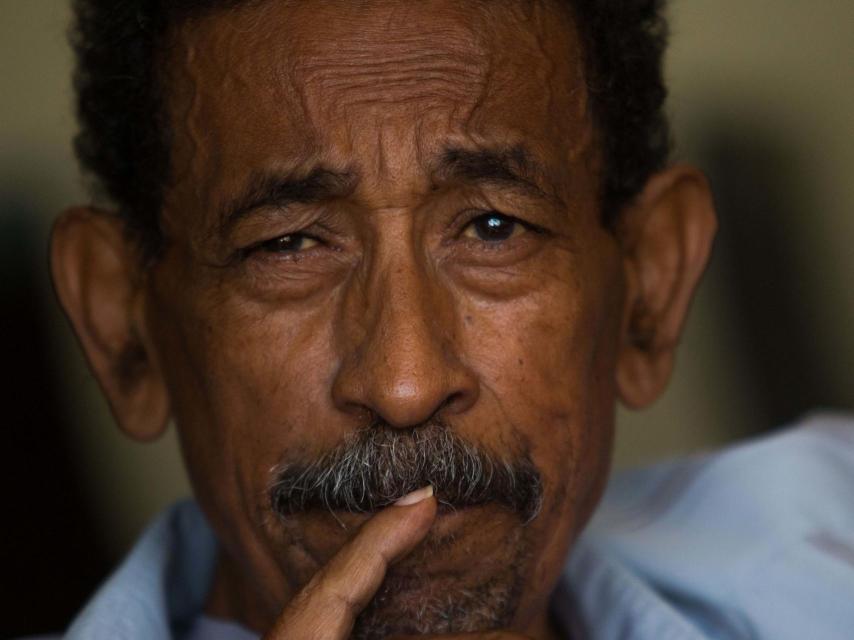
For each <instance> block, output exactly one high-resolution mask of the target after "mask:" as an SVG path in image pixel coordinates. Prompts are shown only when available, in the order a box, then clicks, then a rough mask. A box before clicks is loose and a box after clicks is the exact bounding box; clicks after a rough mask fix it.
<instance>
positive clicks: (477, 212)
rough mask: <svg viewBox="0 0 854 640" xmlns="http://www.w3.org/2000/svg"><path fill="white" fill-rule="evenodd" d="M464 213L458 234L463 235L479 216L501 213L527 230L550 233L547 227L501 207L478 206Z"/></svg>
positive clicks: (544, 233) (500, 214) (543, 233)
mask: <svg viewBox="0 0 854 640" xmlns="http://www.w3.org/2000/svg"><path fill="white" fill-rule="evenodd" d="M463 214H464V215H463V216H461V217H462V218H463V221H462V223H460V224H459V227H458V229H459V230H458V231H457V234H458V235H462V233H463V232H464V231H465V230H466V229H467V228H468V227H469V226H470V225H471V224H472V223H473V222H474V221H475V220H477V219H478V218H482V217H484V216H489V215H499V216H501V217H503V218H507V220H508V221H510V222H514V223H516V224H518V225H521V226H522V227H523V228H524V229H525V230H526V231H532V232H534V233H538V234H542V235H548V234H549V233H550V232H549V230H548V229H546V228H545V227H542V226H540V225H538V224H536V223H534V222H531V221H530V220H526V219H525V218H522V217H520V216H516V215H513V214H512V213H506V212H505V211H502V210H501V209H496V208H490V209H476V208H472V209H468V210H467V211H464V212H463Z"/></svg>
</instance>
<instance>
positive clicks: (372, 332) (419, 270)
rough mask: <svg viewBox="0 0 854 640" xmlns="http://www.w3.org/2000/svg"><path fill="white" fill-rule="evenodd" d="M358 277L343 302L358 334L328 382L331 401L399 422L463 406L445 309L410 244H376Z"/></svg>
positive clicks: (464, 376) (467, 387)
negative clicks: (335, 376)
mask: <svg viewBox="0 0 854 640" xmlns="http://www.w3.org/2000/svg"><path fill="white" fill-rule="evenodd" d="M360 280H361V283H360V286H356V287H353V288H352V291H351V294H350V295H353V296H356V297H358V298H360V299H359V300H352V304H350V305H348V307H349V308H350V309H351V310H352V311H351V313H354V315H358V316H359V317H358V318H353V319H351V321H355V322H357V323H358V325H359V327H360V331H358V332H357V334H358V338H357V340H356V343H355V344H350V345H348V347H347V350H348V351H349V353H348V354H346V355H345V358H344V360H343V363H342V367H341V370H340V371H339V374H338V379H337V380H336V381H335V385H334V388H333V395H334V396H335V401H336V404H337V405H339V406H344V405H346V406H350V407H352V406H354V405H355V406H359V407H360V408H363V409H364V408H366V409H369V410H370V411H371V412H372V413H374V414H376V415H378V416H379V417H381V418H382V419H383V420H385V421H386V422H387V423H389V424H391V425H393V426H399V427H409V426H413V425H416V424H419V423H421V422H423V421H424V420H427V419H429V418H430V416H432V415H433V414H434V413H436V412H437V411H438V410H439V409H441V408H443V407H445V406H447V405H451V404H453V405H455V406H456V408H458V409H459V408H462V407H463V406H464V405H466V404H467V403H468V401H470V400H471V399H472V398H473V395H474V392H475V386H474V384H473V380H472V379H471V376H470V375H469V374H468V373H467V372H466V371H465V370H464V369H463V368H462V366H461V364H460V362H459V360H458V359H457V358H456V357H455V354H453V353H451V352H450V351H451V349H449V345H450V344H451V343H452V342H453V332H454V327H453V322H454V320H453V313H452V312H451V311H450V309H449V301H448V300H447V298H446V295H445V293H444V292H443V291H442V289H441V285H440V283H439V282H438V280H437V278H436V277H434V276H433V274H432V273H431V266H430V265H429V263H427V261H426V260H421V259H420V256H419V254H418V252H417V251H416V250H414V249H413V243H410V242H406V241H403V239H402V238H401V237H398V238H397V241H396V242H393V243H389V244H388V245H386V246H384V247H381V248H379V247H378V248H377V250H376V251H374V252H373V256H372V258H371V260H370V264H369V265H367V266H366V269H365V272H364V273H363V277H362V278H361V279H360ZM345 321H346V319H345ZM354 337H355V336H354Z"/></svg>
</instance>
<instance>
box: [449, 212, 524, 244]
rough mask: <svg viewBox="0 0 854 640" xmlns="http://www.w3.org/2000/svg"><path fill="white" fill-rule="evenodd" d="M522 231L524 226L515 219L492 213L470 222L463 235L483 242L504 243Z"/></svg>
mask: <svg viewBox="0 0 854 640" xmlns="http://www.w3.org/2000/svg"><path fill="white" fill-rule="evenodd" d="M522 231H524V228H523V226H522V224H521V223H520V222H519V221H518V220H516V219H515V218H512V217H510V216H506V215H504V214H503V213H498V212H497V211H490V212H489V213H485V214H483V215H480V216H478V217H477V218H475V219H474V220H472V221H471V222H469V223H468V225H467V226H466V228H465V229H464V230H463V235H464V236H466V237H467V238H473V239H476V240H480V241H482V242H503V241H504V240H509V239H510V238H512V237H513V236H515V235H518V234H519V233H520V232H522Z"/></svg>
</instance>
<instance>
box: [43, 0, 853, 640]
mask: <svg viewBox="0 0 854 640" xmlns="http://www.w3.org/2000/svg"><path fill="white" fill-rule="evenodd" d="M76 10H77V13H78V19H79V24H78V30H77V32H76V48H77V52H78V55H79V58H80V63H79V70H78V75H77V89H78V92H79V96H80V99H79V104H80V116H81V122H82V133H81V136H80V138H79V139H78V151H79V154H80V157H81V160H82V162H83V164H84V166H85V167H87V168H88V169H89V170H90V171H91V172H92V173H93V174H94V175H95V177H96V178H97V179H98V181H99V182H100V185H101V187H102V189H103V191H104V192H105V193H106V194H107V196H109V201H110V203H111V204H110V206H109V207H108V208H106V209H97V208H94V207H86V208H78V209H73V210H70V211H68V212H66V213H65V214H64V215H63V216H62V218H60V220H59V221H58V222H57V224H56V227H55V230H54V234H53V240H52V266H53V273H54V280H55V285H56V289H57V293H58V295H59V297H60V300H61V302H62V304H63V307H64V309H65V310H66V313H67V315H68V317H69V319H70V321H71V323H72V325H73V327H74V329H75V332H76V334H77V336H78V338H79V340H80V343H81V345H82V347H83V349H84V350H85V352H86V355H87V357H88V360H89V362H90V365H91V367H92V369H93V371H94V372H95V375H96V376H97V378H98V380H99V383H100V384H101V387H102V389H103V391H104V393H105V395H106V396H107V398H108V400H109V402H110V406H111V408H112V410H113V413H114V415H115V417H116V419H117V422H118V423H119V425H120V426H121V428H122V429H123V430H124V431H126V432H127V433H128V435H130V436H131V437H134V438H136V439H139V440H149V439H152V438H156V437H157V436H158V435H159V434H160V433H161V432H162V431H163V430H164V429H165V428H166V426H167V424H168V423H169V422H170V421H173V420H174V423H175V425H176V427H177V429H178V432H179V434H180V438H181V442H182V448H183V452H184V455H185V459H186V463H187V467H188V470H189V474H190V477H191V481H192V483H193V486H194V491H195V497H196V500H197V502H198V506H199V507H200V509H201V513H203V514H204V517H202V515H201V514H200V512H199V511H197V510H196V508H195V507H194V506H193V505H189V504H187V505H182V506H179V507H177V508H176V509H174V510H173V511H171V512H170V513H168V514H166V515H165V516H164V517H163V518H162V519H161V520H159V521H158V522H157V523H156V524H155V525H154V526H153V527H152V529H151V530H149V532H148V533H147V534H146V535H145V536H144V538H143V540H142V541H141V542H140V545H139V546H138V547H137V548H136V550H135V551H134V552H133V553H132V555H131V557H130V558H129V560H128V562H127V563H126V564H125V565H124V567H123V568H122V569H121V570H120V571H119V572H118V573H117V574H116V576H115V577H114V578H113V579H112V580H111V581H110V582H109V583H108V584H107V585H105V587H104V589H103V590H102V592H101V593H100V594H99V595H98V596H96V598H95V599H94V600H93V602H92V603H91V604H90V606H89V607H88V609H87V610H86V611H84V613H83V614H82V615H81V617H80V618H79V619H78V620H77V621H76V622H75V623H74V625H73V626H72V628H71V631H70V633H69V635H70V637H128V638H132V637H140V638H149V637H172V636H174V637H193V638H203V637H204V638H212V637H220V638H249V637H258V636H260V635H263V636H264V637H265V638H271V639H272V638H323V639H330V640H331V639H338V638H347V637H357V638H382V637H392V636H403V635H418V636H438V635H445V636H447V637H450V636H452V635H459V634H464V633H469V634H474V635H473V636H472V637H485V636H488V637H493V638H498V637H501V638H511V637H531V638H557V637H569V636H572V637H582V636H589V637H603V638H604V637H611V638H617V637H645V638H653V637H655V638H662V637H673V638H677V637H679V638H698V637H703V636H702V633H703V632H704V631H706V630H708V631H709V632H710V635H711V632H712V631H714V630H720V629H729V628H730V627H732V626H733V625H734V627H733V628H737V627H738V622H735V623H733V622H732V621H731V620H730V618H729V617H728V616H727V615H726V613H727V612H726V611H725V610H724V609H722V610H721V611H719V612H718V613H719V614H720V615H719V616H718V618H719V619H715V618H714V616H713V615H712V614H711V613H710V612H709V611H707V608H706V606H705V605H706V603H705V601H702V600H700V601H697V602H692V601H685V600H684V599H683V601H682V603H683V604H684V606H677V604H674V603H679V602H680V599H679V597H678V596H679V593H682V591H679V590H678V589H676V588H675V587H674V589H673V591H672V592H673V594H674V597H673V598H671V600H672V602H668V601H667V598H666V597H665V596H664V595H662V594H659V595H658V596H654V594H655V593H656V591H655V589H654V585H655V578H654V573H655V572H654V568H653V569H650V570H649V571H647V572H646V573H647V575H653V578H651V585H653V586H651V587H649V588H646V589H644V588H639V587H638V586H637V584H636V583H637V582H638V578H637V577H632V576H631V575H629V574H628V572H627V571H624V572H623V573H620V571H622V569H620V568H619V565H614V566H612V565H610V564H609V562H611V561H612V560H609V559H608V558H607V557H605V556H602V555H601V554H599V555H597V552H596V551H595V550H594V548H593V546H590V545H587V546H580V547H578V548H576V549H575V551H574V553H573V554H572V563H574V564H573V565H571V568H570V573H569V578H568V579H567V578H566V577H565V578H562V577H561V575H562V573H563V571H564V567H565V564H566V561H567V558H568V557H569V555H570V549H571V548H572V547H573V544H574V543H575V542H576V540H577V539H578V538H579V535H580V533H581V531H582V529H584V527H585V525H587V523H588V521H589V519H590V516H591V514H592V513H593V510H594V508H595V507H596V505H597V504H598V503H599V501H600V498H601V496H602V492H603V489H604V485H605V482H606V479H607V476H608V469H609V457H610V451H611V443H612V437H613V429H614V409H615V403H616V402H617V401H618V400H620V401H622V402H623V403H624V404H626V405H628V406H630V407H643V406H645V405H648V404H649V403H651V402H652V401H654V400H655V399H656V397H658V396H659V395H660V393H661V392H662V390H663V389H664V388H665V386H666V384H667V380H668V378H669V376H670V373H671V370H672V366H673V358H674V350H675V346H676V344H677V343H678V340H679V335H680V331H681V328H682V325H683V322H684V319H685V316H686V313H687V310H688V307H689V304H690V301H691V298H692V295H693V292H694V289H695V287H696V286H697V284H698V281H699V279H700V277H701V275H702V273H703V270H704V268H705V265H706V261H707V259H708V255H709V251H710V247H711V244H712V240H713V236H714V231H715V216H714V212H713V207H712V203H711V197H710V194H709V189H708V186H707V184H706V181H705V180H704V178H703V177H702V175H701V174H700V173H699V172H698V171H696V170H695V169H692V168H690V167H682V166H668V165H667V163H666V160H667V142H668V136H667V128H666V124H665V120H664V117H663V115H662V105H663V101H664V90H663V87H662V84H661V72H660V63H661V60H660V58H661V54H662V49H663V44H664V25H663V22H662V19H661V16H660V6H659V2H656V1H653V0H645V1H641V0H638V1H634V0H633V1H630V2H625V1H624V2H619V3H617V2H603V1H584V0H575V1H559V0H542V1H535V0H531V1H524V0H507V1H506V2H505V1H499V0H495V1H494V2H481V1H475V0H464V1H460V0H424V1H422V2H413V1H412V0H366V1H364V2H352V1H351V0H323V1H321V0H316V1H314V0H299V1H298V0H290V1H289V0H259V1H249V0H243V1H241V0H230V1H225V0H219V1H216V0H207V1H204V0H195V1H190V0H182V1H175V0H173V1H171V2H163V3H158V2H141V1H140V2H126V3H118V4H117V3H114V2H107V1H106V0H100V1H97V0H79V1H78V2H77V3H76ZM674 473H675V472H673V471H672V470H670V471H668V472H667V473H664V472H661V474H663V475H659V476H657V477H656V478H657V480H661V479H662V478H665V479H670V480H669V481H671V482H673V480H672V478H674V477H675V478H676V479H677V481H678V479H679V478H682V477H683V476H684V474H683V475H680V474H679V473H675V475H674ZM645 482H647V481H645ZM645 482H636V483H635V487H636V488H637V487H647V486H649V485H648V484H645ZM612 504H619V500H618V499H616V498H615V500H614V502H613V503H612ZM685 522H691V520H690V517H688V516H686V518H685ZM695 540H696V539H695ZM825 543H826V544H825V546H830V547H832V546H833V545H834V544H837V543H838V540H837V538H835V537H833V536H828V537H827V538H826V539H825ZM618 546H619V538H616V537H615V538H614V547H615V549H616V548H617V547H618ZM674 546H675V542H674ZM652 555H653V554H652V553H651V554H650V556H651V557H652ZM618 558H619V555H618V552H615V555H614V557H613V562H617V559H618ZM665 564H666V563H665ZM615 567H616V568H615ZM685 568H686V569H688V568H690V563H687V565H686V566H685ZM687 573H688V571H687V570H686V574H687ZM669 575H672V574H669ZM573 576H574V577H573ZM659 583H660V584H662V585H663V586H662V593H666V589H665V587H667V586H668V585H670V584H671V583H668V582H667V580H665V579H664V578H661V579H660V580H659ZM683 591H684V593H689V590H683ZM737 617H738V616H734V618H737ZM720 620H723V622H721V621H720ZM739 620H740V619H739ZM745 628H748V629H749V628H750V625H749V624H748V625H747V627H745Z"/></svg>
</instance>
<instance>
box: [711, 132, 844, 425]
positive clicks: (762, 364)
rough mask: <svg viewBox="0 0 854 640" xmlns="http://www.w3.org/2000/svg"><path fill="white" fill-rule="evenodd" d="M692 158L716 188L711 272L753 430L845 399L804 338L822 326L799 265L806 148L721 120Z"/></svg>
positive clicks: (809, 198)
mask: <svg viewBox="0 0 854 640" xmlns="http://www.w3.org/2000/svg"><path fill="white" fill-rule="evenodd" d="M701 131H703V132H704V133H703V134H702V135H701V136H700V144H699V148H698V152H699V154H698V158H700V161H701V163H702V165H703V167H704V169H705V170H706V173H707V174H708V176H709V178H710V179H711V182H712V185H713V190H714V192H715V196H716V201H717V207H718V215H719V218H720V232H719V237H718V242H717V246H716V248H715V257H714V260H713V262H712V266H711V268H710V273H709V277H710V279H711V280H713V281H714V282H715V286H716V287H719V288H720V289H721V293H722V299H723V300H725V301H726V304H725V305H724V307H725V308H724V309H722V310H721V312H722V314H723V315H724V317H725V323H726V325H727V326H728V327H730V328H731V330H732V331H734V332H735V335H731V336H730V339H729V341H728V345H729V347H730V348H734V349H737V350H738V352H739V358H738V359H737V361H738V362H740V363H741V364H742V366H743V367H744V368H745V369H746V370H745V371H741V372H739V375H738V378H739V380H742V381H747V382H748V383H749V385H750V388H748V389H742V390H740V393H741V394H744V395H746V396H747V397H748V398H749V400H750V402H751V404H752V405H753V407H754V408H755V417H756V419H757V420H756V427H757V430H758V431H763V430H765V429H769V428H772V427H774V426H779V425H785V424H787V423H790V422H791V421H792V420H794V419H796V418H798V417H800V416H802V415H803V414H804V413H806V412H808V411H810V410H813V409H815V408H817V407H844V406H850V404H851V402H852V397H851V394H850V393H846V390H845V388H844V386H843V383H844V381H841V380H835V379H834V377H833V374H832V371H831V370H830V369H829V368H828V366H827V363H826V362H825V360H824V355H823V354H822V353H821V352H820V351H819V350H817V348H816V344H815V342H814V341H813V340H811V337H812V336H814V335H817V334H818V332H820V331H822V326H821V320H820V319H819V318H818V317H817V316H816V315H815V314H814V313H813V312H812V311H813V309H812V307H811V305H810V302H809V301H810V300H813V299H815V296H814V295H813V294H812V292H811V291H810V289H811V288H813V287H815V283H816V281H817V280H818V279H817V278H816V275H815V274H813V273H810V268H811V267H812V268H814V267H813V265H810V264H805V263H804V262H805V261H804V259H803V255H804V253H805V251H804V246H803V243H805V242H809V240H810V239H809V238H805V236H804V233H803V230H804V229H805V225H808V224H809V219H810V211H811V203H813V202H815V201H816V198H815V197H813V196H814V193H813V191H812V189H811V185H809V184H806V183H805V180H804V179H803V178H802V176H803V175H804V172H803V171H802V168H803V167H802V166H801V163H802V162H803V160H802V159H803V158H804V157H805V154H802V153H799V152H798V150H797V149H793V148H790V147H788V146H787V145H786V141H787V140H788V138H789V137H788V136H786V135H785V132H783V134H775V132H770V131H762V130H757V129H756V128H755V127H754V128H751V129H750V130H747V131H745V130H744V126H743V125H742V126H740V127H739V126H732V124H731V123H725V122H718V123H714V124H711V125H707V126H705V127H701Z"/></svg>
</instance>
